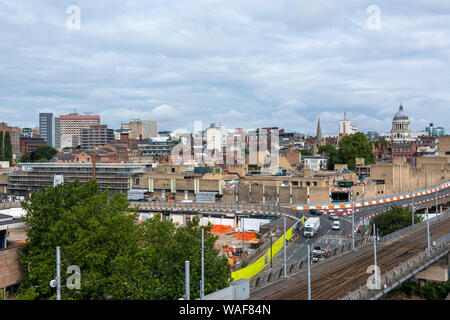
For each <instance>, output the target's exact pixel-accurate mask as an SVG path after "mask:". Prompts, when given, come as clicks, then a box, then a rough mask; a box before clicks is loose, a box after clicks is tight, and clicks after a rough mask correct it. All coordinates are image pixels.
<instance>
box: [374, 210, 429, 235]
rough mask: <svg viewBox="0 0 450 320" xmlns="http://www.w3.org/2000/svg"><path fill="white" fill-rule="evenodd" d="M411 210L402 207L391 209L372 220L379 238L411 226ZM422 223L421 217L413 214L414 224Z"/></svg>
mask: <svg viewBox="0 0 450 320" xmlns="http://www.w3.org/2000/svg"><path fill="white" fill-rule="evenodd" d="M411 220H412V219H411V210H409V209H406V208H402V207H392V208H391V210H389V211H386V212H384V213H381V214H379V215H378V216H376V217H375V218H373V219H372V223H375V225H376V228H377V232H378V235H379V236H381V237H382V236H385V235H387V234H390V233H393V232H395V231H397V230H401V229H403V228H406V227H408V226H410V225H411V224H412V221H411ZM420 221H422V217H421V216H419V215H418V214H417V212H415V213H414V223H415V224H416V223H419V222H420Z"/></svg>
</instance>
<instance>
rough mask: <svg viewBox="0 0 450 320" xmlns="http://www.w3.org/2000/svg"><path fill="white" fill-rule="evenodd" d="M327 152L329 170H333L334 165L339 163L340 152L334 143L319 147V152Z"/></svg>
mask: <svg viewBox="0 0 450 320" xmlns="http://www.w3.org/2000/svg"><path fill="white" fill-rule="evenodd" d="M322 153H325V155H326V156H327V157H328V170H333V169H334V165H335V164H336V163H339V153H338V151H337V149H336V147H335V146H334V145H332V144H331V143H327V144H326V145H324V146H321V147H320V148H319V154H322Z"/></svg>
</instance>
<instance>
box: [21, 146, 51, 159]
mask: <svg viewBox="0 0 450 320" xmlns="http://www.w3.org/2000/svg"><path fill="white" fill-rule="evenodd" d="M56 154H57V151H56V149H55V148H52V147H50V146H40V147H37V148H36V150H34V151H33V152H31V153H27V154H25V155H23V156H22V158H21V159H20V161H21V162H28V161H30V162H38V161H40V162H46V161H49V160H50V159H52V158H53V157H54V156H55V155H56Z"/></svg>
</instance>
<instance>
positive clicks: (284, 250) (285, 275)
mask: <svg viewBox="0 0 450 320" xmlns="http://www.w3.org/2000/svg"><path fill="white" fill-rule="evenodd" d="M283 219H284V237H283V238H284V246H283V247H284V249H283V256H284V268H283V269H284V277H285V278H286V277H287V273H286V217H283Z"/></svg>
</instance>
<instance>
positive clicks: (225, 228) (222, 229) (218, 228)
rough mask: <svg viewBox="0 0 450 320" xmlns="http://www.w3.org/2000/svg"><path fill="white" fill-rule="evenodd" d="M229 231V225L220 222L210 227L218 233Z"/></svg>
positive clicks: (230, 228)
mask: <svg viewBox="0 0 450 320" xmlns="http://www.w3.org/2000/svg"><path fill="white" fill-rule="evenodd" d="M231 231H233V230H232V227H231V226H227V225H222V224H215V225H214V226H213V227H212V229H211V232H212V233H220V234H223V233H229V232H231Z"/></svg>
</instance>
